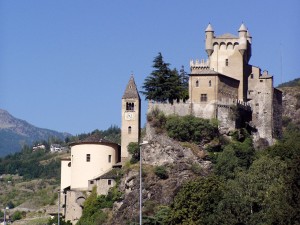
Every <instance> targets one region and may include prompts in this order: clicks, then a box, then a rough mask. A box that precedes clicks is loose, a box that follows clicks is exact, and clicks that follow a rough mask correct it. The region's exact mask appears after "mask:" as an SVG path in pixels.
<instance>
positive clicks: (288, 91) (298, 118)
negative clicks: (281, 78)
mask: <svg viewBox="0 0 300 225" xmlns="http://www.w3.org/2000/svg"><path fill="white" fill-rule="evenodd" d="M280 89H281V90H282V92H283V96H282V105H283V114H282V116H283V117H286V118H290V119H291V120H292V121H293V122H294V123H296V124H298V125H300V86H295V87H283V88H280Z"/></svg>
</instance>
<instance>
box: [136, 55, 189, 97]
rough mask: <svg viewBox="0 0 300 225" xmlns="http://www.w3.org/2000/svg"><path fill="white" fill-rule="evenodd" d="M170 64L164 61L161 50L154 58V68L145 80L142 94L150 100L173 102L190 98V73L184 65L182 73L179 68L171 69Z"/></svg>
mask: <svg viewBox="0 0 300 225" xmlns="http://www.w3.org/2000/svg"><path fill="white" fill-rule="evenodd" d="M169 66H170V64H169V63H166V62H164V60H163V56H162V54H161V53H160V52H159V53H158V55H157V56H156V57H155V58H154V60H153V68H154V70H153V71H152V72H151V74H150V75H148V76H147V77H146V79H145V81H144V84H143V89H144V91H141V93H142V94H144V95H145V98H146V99H148V100H154V101H158V102H165V101H169V102H171V103H173V102H174V101H178V100H180V99H183V100H186V99H188V75H187V73H186V72H185V71H184V68H183V67H182V68H181V70H180V73H178V70H177V69H173V70H171V69H170V68H169Z"/></svg>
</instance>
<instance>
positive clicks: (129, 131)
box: [128, 126, 131, 134]
mask: <svg viewBox="0 0 300 225" xmlns="http://www.w3.org/2000/svg"><path fill="white" fill-rule="evenodd" d="M128 134H131V126H129V127H128Z"/></svg>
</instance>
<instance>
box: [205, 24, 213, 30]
mask: <svg viewBox="0 0 300 225" xmlns="http://www.w3.org/2000/svg"><path fill="white" fill-rule="evenodd" d="M213 31H214V29H213V27H212V26H211V24H210V23H209V24H208V26H207V28H206V30H205V32H213Z"/></svg>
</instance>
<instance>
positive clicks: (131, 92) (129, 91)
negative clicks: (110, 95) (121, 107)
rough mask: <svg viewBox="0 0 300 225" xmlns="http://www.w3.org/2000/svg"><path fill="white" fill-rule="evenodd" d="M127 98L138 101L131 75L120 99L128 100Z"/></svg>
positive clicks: (137, 93) (138, 97)
mask: <svg viewBox="0 0 300 225" xmlns="http://www.w3.org/2000/svg"><path fill="white" fill-rule="evenodd" d="M129 98H137V99H140V96H139V92H138V90H137V87H136V84H135V82H134V78H133V75H131V77H130V80H129V82H128V84H127V87H126V89H125V92H124V94H123V97H122V99H129Z"/></svg>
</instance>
